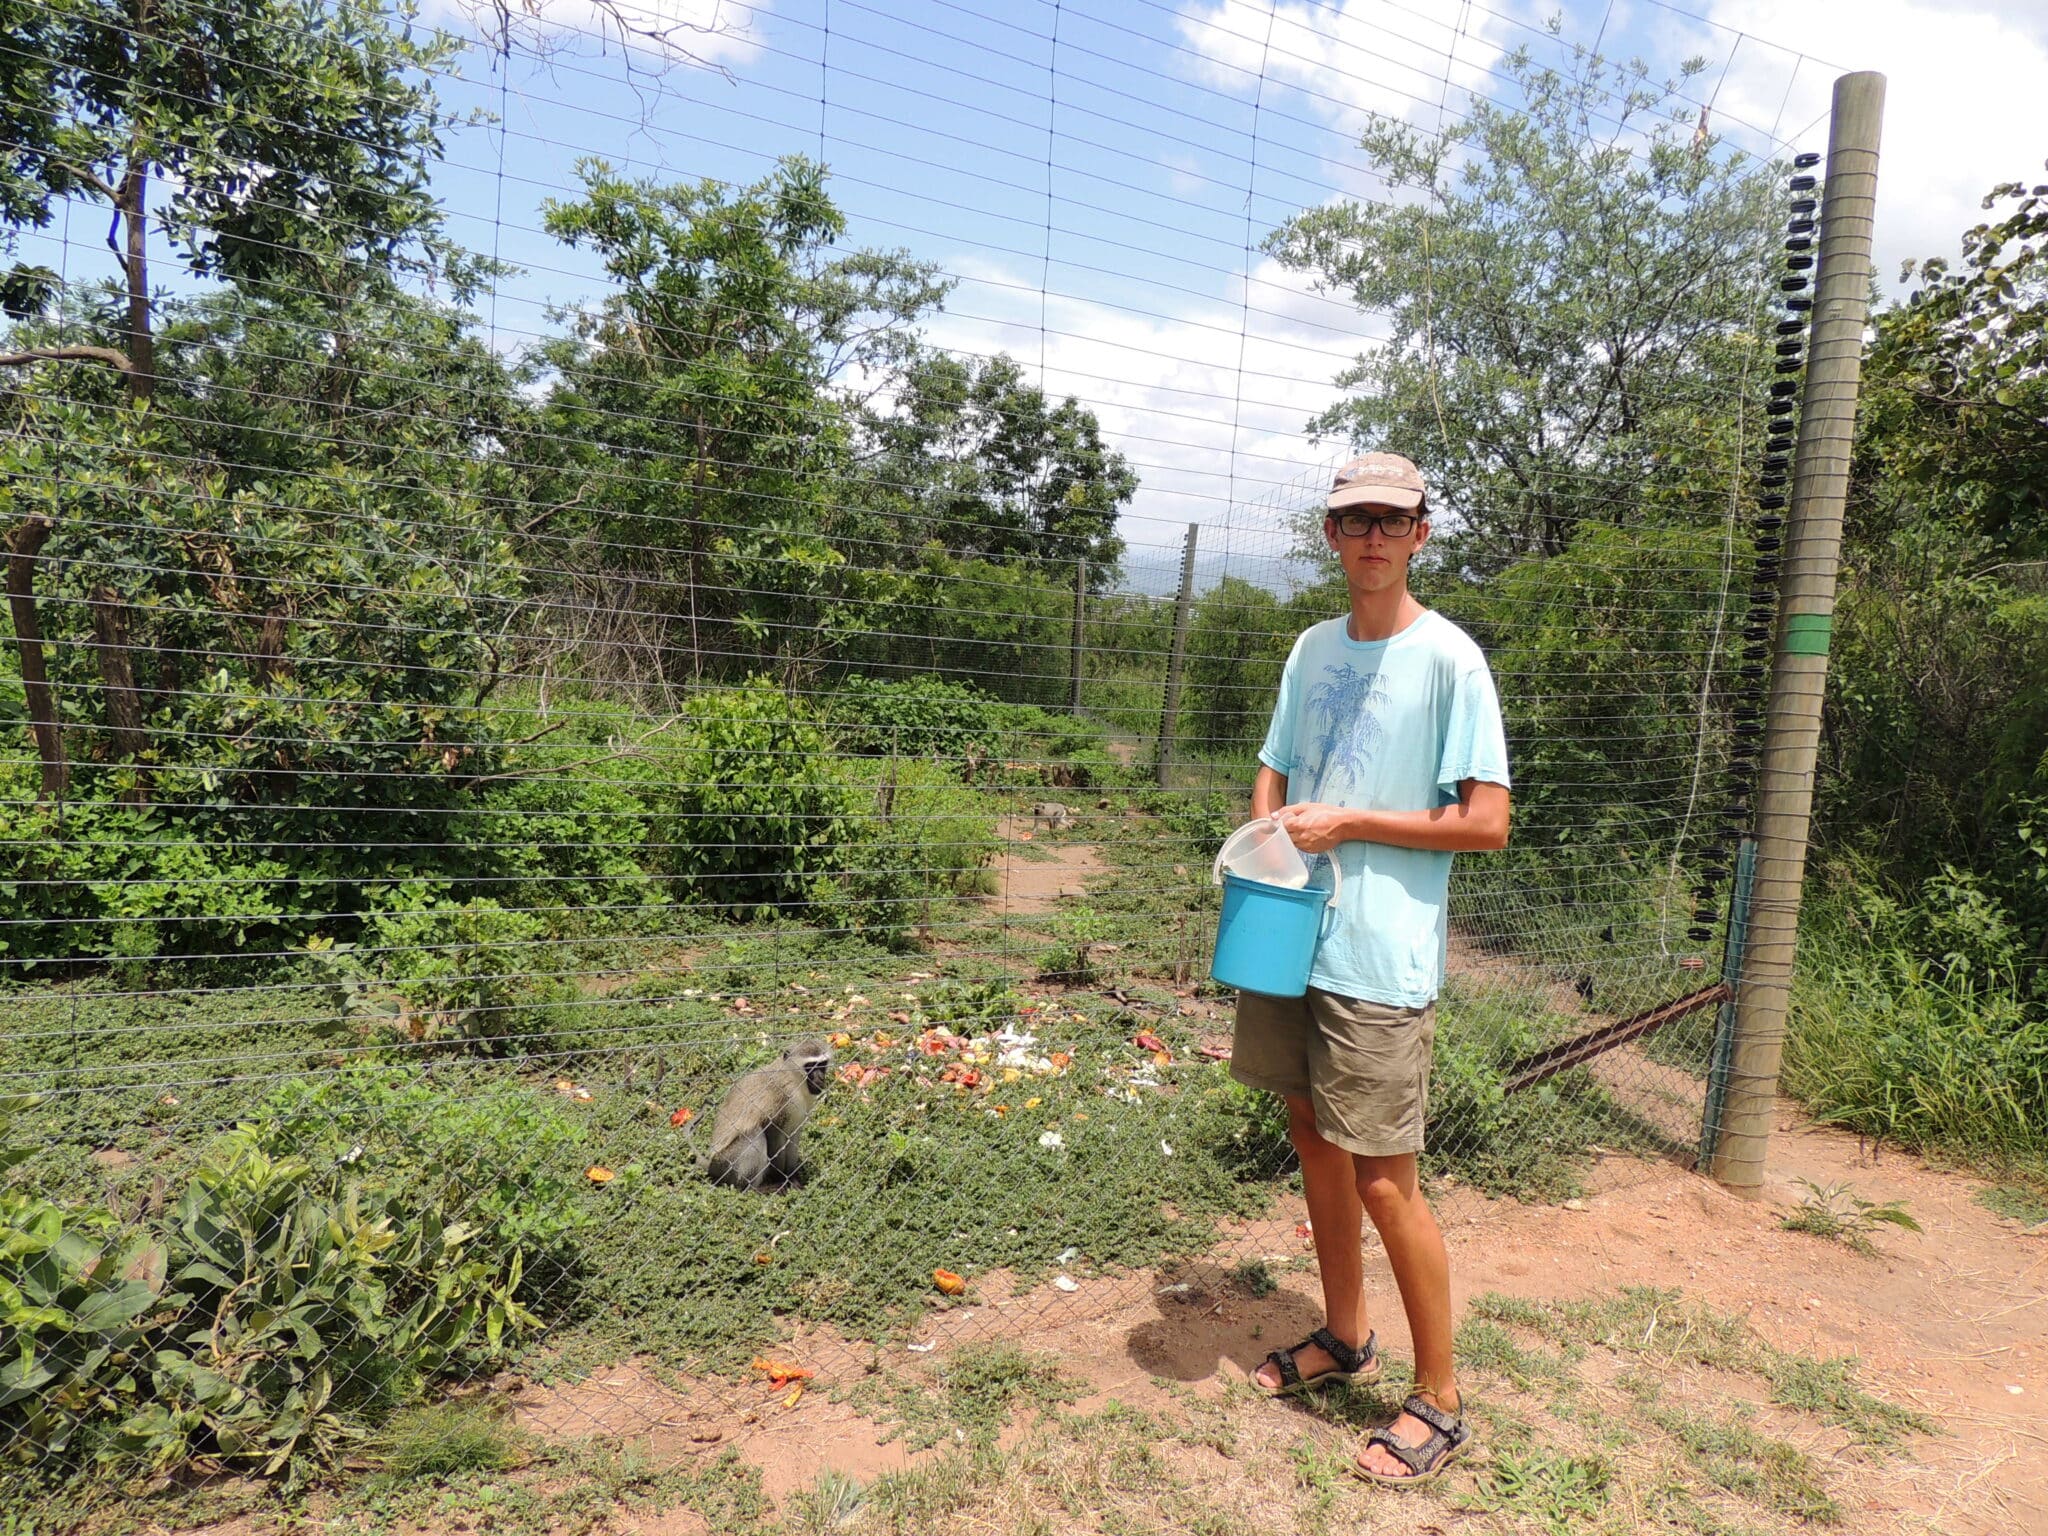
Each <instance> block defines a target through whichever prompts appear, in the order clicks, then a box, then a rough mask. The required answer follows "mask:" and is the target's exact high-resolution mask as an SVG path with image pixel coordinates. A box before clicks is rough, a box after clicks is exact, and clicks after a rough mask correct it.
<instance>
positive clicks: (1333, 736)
mask: <svg viewBox="0 0 2048 1536" xmlns="http://www.w3.org/2000/svg"><path fill="white" fill-rule="evenodd" d="M1327 508H1328V510H1327V513H1326V515H1325V517H1324V519H1323V537H1324V538H1325V539H1326V540H1328V541H1329V545H1330V548H1331V549H1333V550H1334V551H1336V554H1337V558H1338V560H1339V561H1340V562H1341V563H1342V565H1343V567H1344V579H1345V581H1346V583H1347V584H1348V585H1349V587H1350V593H1351V611H1350V613H1348V614H1346V615H1345V616H1344V617H1342V618H1336V619H1330V620H1328V621H1326V622H1324V623H1321V624H1318V625H1316V626H1314V627H1313V628H1311V629H1309V630H1307V631H1305V632H1304V633H1303V634H1302V635H1301V637H1300V638H1299V639H1298V640H1296V641H1295V644H1294V651H1293V653H1292V654H1291V655H1290V656H1289V657H1288V658H1287V668H1286V671H1285V672H1284V673H1283V674H1282V676H1281V680H1280V696H1279V701H1278V703H1277V704H1276V705H1275V707H1274V710H1273V722H1272V725H1271V727H1270V728H1269V729H1268V731H1267V733H1266V741H1265V745H1264V746H1263V747H1262V748H1261V749H1260V751H1259V761H1260V763H1261V765H1262V766H1261V767H1260V769H1259V773H1258V778H1257V781H1256V783H1255V784H1254V786H1253V789H1252V813H1253V815H1255V816H1271V817H1273V818H1274V819H1275V820H1276V821H1278V822H1279V823H1280V824H1281V825H1282V826H1284V827H1285V828H1286V829H1287V833H1288V836H1289V837H1291V838H1292V839H1293V840H1294V845H1295V847H1297V848H1299V849H1301V850H1302V851H1303V852H1304V853H1308V854H1327V855H1329V856H1330V857H1331V858H1333V859H1335V860H1336V861H1337V863H1338V864H1339V865H1340V866H1341V868H1342V869H1343V873H1344V881H1343V889H1342V893H1341V895H1340V897H1339V905H1338V911H1337V913H1336V916H1335V921H1334V923H1333V924H1332V926H1331V928H1330V929H1329V931H1328V932H1327V933H1326V934H1325V937H1324V938H1323V940H1322V942H1321V944H1320V946H1319V947H1318V948H1317V951H1316V959H1315V967H1314V970H1313V971H1312V973H1311V975H1310V978H1309V990H1308V995H1307V996H1306V997H1301V998H1280V997H1266V996H1262V995H1260V994H1257V993H1250V992H1247V993H1242V994H1240V996H1239V998H1238V1005H1237V1041H1236V1046H1235V1049H1234V1052H1233V1057H1232V1061H1231V1069H1230V1070H1231V1075H1232V1076H1234V1077H1235V1078H1237V1080H1238V1081H1240V1082H1242V1083H1246V1084H1249V1085H1250V1086H1252V1087H1255V1088H1265V1089H1269V1090H1271V1091H1272V1092H1274V1093H1277V1094H1279V1095H1281V1096H1282V1097H1283V1098H1284V1099H1285V1100H1286V1102H1287V1120H1288V1134H1289V1137H1290V1139H1291V1140H1292V1141H1293V1143H1294V1148H1295V1151H1296V1153H1297V1154H1298V1155H1299V1157H1300V1159H1301V1178H1302V1188H1303V1191H1304V1193H1305V1195H1306V1197H1307V1201H1308V1211H1309V1222H1310V1226H1311V1229H1312V1231H1313V1233H1314V1237H1315V1246H1316V1266H1317V1268H1318V1270H1319V1271H1320V1272H1321V1276H1322V1283H1323V1303H1324V1308H1325V1311H1326V1313H1327V1322H1326V1324H1325V1326H1324V1327H1322V1328H1319V1329H1317V1330H1316V1331H1315V1333H1313V1334H1312V1335H1310V1337H1309V1338H1307V1339H1305V1340H1303V1341H1302V1342H1301V1343H1300V1344H1297V1345H1296V1346H1295V1347H1294V1348H1292V1349H1282V1350H1275V1351H1274V1352H1273V1353H1272V1354H1271V1355H1269V1356H1267V1358H1266V1362H1265V1364H1263V1365H1261V1366H1260V1367H1259V1369H1258V1371H1257V1372H1256V1374H1255V1376H1254V1378H1253V1379H1254V1380H1255V1381H1256V1382H1257V1383H1258V1384H1259V1385H1260V1386H1261V1387H1263V1388H1265V1389H1266V1390H1267V1391H1269V1392H1273V1393H1275V1394H1278V1393H1282V1392H1290V1391H1295V1390H1298V1389H1300V1388H1302V1387H1305V1386H1308V1385H1311V1384H1313V1383H1315V1382H1318V1381H1333V1380H1338V1381H1342V1380H1370V1379H1372V1378H1373V1377H1375V1376H1377V1375H1378V1374H1379V1358H1378V1350H1377V1347H1376V1341H1375V1339H1374V1337H1373V1334H1372V1333H1371V1331H1370V1330H1369V1329H1368V1327H1367V1324H1366V1313H1365V1265H1364V1258H1363V1254H1362V1251H1361V1246H1360V1245H1361V1238H1362V1227H1361V1221H1360V1218H1361V1213H1362V1214H1363V1215H1367V1216H1370V1217H1371V1218H1372V1224H1373V1226H1374V1228H1375V1229H1376V1230H1377V1231H1378V1232H1379V1235H1380V1240H1381V1242H1382V1243H1384V1244H1385V1246H1386V1250H1387V1259H1388V1262H1389V1264H1391V1266H1392V1267H1393V1271H1394V1280H1395V1282H1396V1284H1397V1285H1398V1286H1399V1288H1400V1292H1401V1305H1402V1307H1403V1309H1404V1310H1405V1311H1406V1313H1407V1315H1408V1327H1409V1332H1410V1335H1411V1336H1412V1338H1413V1340H1414V1345H1415V1393H1414V1395H1413V1396H1411V1397H1410V1398H1409V1399H1408V1401H1407V1402H1406V1403H1405V1404H1404V1405H1403V1408H1402V1411H1401V1414H1400V1416H1399V1417H1398V1418H1396V1419H1395V1420H1394V1422H1393V1423H1391V1424H1389V1425H1387V1426H1386V1427H1385V1428H1383V1429H1379V1430H1375V1431H1374V1432H1373V1433H1372V1435H1371V1436H1370V1437H1369V1438H1368V1440H1367V1443H1366V1444H1365V1446H1364V1447H1362V1448H1361V1450H1360V1452H1359V1454H1358V1457H1357V1470H1358V1471H1359V1472H1360V1474H1361V1475H1363V1476H1365V1477H1368V1478H1371V1479H1372V1480H1374V1481H1376V1482H1385V1483H1393V1484H1416V1483H1421V1482H1426V1481H1430V1480H1432V1479H1433V1478H1434V1477H1435V1476H1436V1475H1437V1473H1439V1472H1440V1471H1441V1470H1442V1469H1443V1467H1444V1465H1445V1463H1447V1462H1448V1461H1450V1460H1451V1459H1452V1458H1453V1457H1455V1456H1457V1455H1459V1454H1460V1453H1462V1452H1463V1451H1464V1450H1465V1449H1466V1448H1467V1447H1468V1446H1469V1445H1470V1443H1471V1438H1472V1431H1471V1428H1470V1426H1469V1425H1468V1424H1467V1423H1466V1422H1465V1419H1464V1415H1463V1412H1462V1405H1461V1403H1460V1400H1459V1395H1458V1385H1457V1378H1456V1375H1455V1373H1454V1371H1453V1369H1452V1364H1451V1283H1450V1261H1449V1258H1448V1256H1447V1255H1446V1253H1445V1251H1444V1241H1443V1236H1442V1234H1441V1233H1440V1232H1439V1231H1438V1230H1437V1225H1436V1218H1435V1217H1434V1216H1432V1215H1431V1214H1430V1209H1429V1206H1428V1204H1427V1203H1426V1202H1425V1201H1424V1199H1423V1197H1422V1192H1421V1189H1420V1187H1419V1185H1418V1183H1417V1180H1416V1155H1417V1154H1418V1153H1419V1152H1420V1151H1421V1150H1422V1127H1423V1119H1424V1112H1425V1108H1426V1104H1427V1097H1428V1090H1429V1069H1430V1048H1431V1044H1432V1042H1433V1040H1434V1038H1435V1034H1436V1010H1435V1000H1436V994H1437V989H1438V987H1439V986H1440V985H1441V983H1442V980H1443V967H1444V953H1445V948H1446V944H1447V940H1448V929H1447V925H1446V922H1445V915H1444V902H1445V894H1446V889H1447V886H1448V883H1449V878H1450V869H1451V855H1452V854H1453V853H1456V852H1459V851H1463V850H1478V849H1492V848H1503V847H1505V846H1506V845H1507V839H1508V760H1507V745H1506V740H1505V737H1504V733H1503V731H1502V729H1501V719H1500V703H1499V700H1498V698H1497V696H1496V695H1495V692H1494V687H1493V678H1492V674H1491V673H1490V672H1489V671H1488V670H1487V666H1486V658H1485V657H1484V656H1482V655H1481V654H1480V651H1479V647H1478V646H1477V645H1475V644H1474V643H1473V642H1472V640H1471V638H1470V637H1469V636H1467V635H1466V634H1465V632H1464V631H1463V630H1461V629H1459V628H1458V627H1457V626H1456V625H1455V624H1452V623H1451V622H1450V621H1449V620H1448V619H1445V618H1444V617H1442V616H1441V615H1440V614H1437V613H1434V612H1432V611H1431V610H1429V609H1427V608H1424V607H1423V606H1422V604H1421V603H1419V602H1417V601H1416V600H1415V598H1414V597H1413V596H1412V595H1411V594H1410V593H1409V591H1408V565H1409V562H1410V561H1411V560H1413V559H1414V558H1415V555H1416V552H1417V551H1418V550H1420V549H1421V548H1422V546H1423V544H1424V542H1425V541H1427V539H1428V538H1429V521H1428V519H1429V508H1428V504H1427V499H1426V492H1425V488H1424V486H1423V482H1422V475H1421V473H1420V472H1419V471H1418V470H1417V469H1416V467H1415V466H1414V464H1412V463H1410V462H1409V461H1408V460H1407V459H1404V458H1402V457H1400V456H1399V455H1397V454H1391V453H1368V454H1365V455H1363V456H1361V457H1359V458H1355V459H1353V460H1351V462H1350V463H1348V464H1346V465H1345V466H1344V467H1343V468H1342V469H1341V470H1339V471H1338V472H1337V478H1336V483H1335V485H1334V486H1333V488H1332V489H1331V492H1330V497H1329V501H1328V503H1327Z"/></svg>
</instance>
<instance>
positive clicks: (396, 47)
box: [0, 0, 456, 399]
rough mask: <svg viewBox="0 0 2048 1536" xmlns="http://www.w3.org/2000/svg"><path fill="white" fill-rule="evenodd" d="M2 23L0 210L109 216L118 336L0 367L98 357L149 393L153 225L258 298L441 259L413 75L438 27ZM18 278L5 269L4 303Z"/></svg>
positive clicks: (94, 5) (126, 18)
mask: <svg viewBox="0 0 2048 1536" xmlns="http://www.w3.org/2000/svg"><path fill="white" fill-rule="evenodd" d="M0 33H4V34H5V35H6V36H7V37H8V38H9V39H10V40H11V46H10V48H9V67H8V69H7V70H6V72H5V74H4V76H0V79H4V82H5V84H4V85H0V134H4V135H5V138H6V141H7V145H8V150H7V160H8V170H9V173H10V174H8V175H7V176H6V177H4V178H0V220H4V221H5V223H6V224H7V225H8V226H9V227H10V229H18V228H20V227H21V226H23V225H29V226H33V227H37V228H40V227H42V226H44V225H46V224H48V223H49V222H50V219H51V217H52V215H53V213H54V211H55V208H56V206H57V205H58V204H59V203H60V202H62V201H64V200H66V199H79V200H84V201H87V202H99V203H101V204H103V205H104V206H105V207H106V208H107V209H108V210H109V212H110V213H111V214H112V221H113V222H112V224H111V226H110V228H109V230H108V233H107V242H108V244H109V245H110V246H112V247H114V248H115V250H116V253H117V256H118V275H117V277H116V279H115V282H114V293H115V296H116V299H117V313H118V315H119V319H118V321H117V323H116V327H115V329H116V335H117V337H118V340H119V343H120V344H119V345H118V346H108V345H100V344H97V343H71V342H46V343H42V344H38V345H31V346H29V347H25V348H21V349H19V350H16V351H13V352H10V353H7V354H5V355H4V356H0V362H4V363H9V364H14V365H20V364H23V363H29V362H37V361H56V360H70V359H80V360H85V361H92V362H99V363H104V364H107V365H109V366H111V367H114V368H116V369H118V370H119V371H120V373H121V374H122V376H123V378H124V380H125V382H126V385H127V388H128V391H129V394H130V396H131V398H134V399H146V398H147V397H148V396H149V394H150V392H151V390H152V389H153V388H154V387H155V383H156V378H157V363H156V337H155V327H154V323H153V315H152V295H151V290H150V276H149V251H148V236H149V228H150V224H151V221H152V218H153V219H154V222H155V225H156V228H157V230H158V231H159V232H160V233H161V235H162V236H163V237H164V239H165V240H166V241H168V243H169V244H170V246H171V248H172V249H173V250H174V251H175V252H176V253H177V254H178V255H179V257H180V258H181V259H182V261H183V263H184V265H185V266H186V267H187V269H188V270H190V271H192V272H194V273H196V274H199V275H202V276H208V277H218V278H222V279H225V280H226V281H228V282H231V283H235V284H238V285H244V286H251V287H254V288H257V289H259V290H261V289H264V288H266V287H285V286H291V285H299V284H305V283H308V282H313V283H315V284H317V283H318V282H320V281H321V280H322V279H323V278H325V277H326V276H328V275H330V274H332V273H333V272H334V271H336V270H337V269H339V268H342V267H347V266H353V267H355V268H357V269H359V270H364V271H375V272H379V273H394V274H395V273H399V272H403V271H406V270H411V271H415V272H420V273H428V272H433V271H435V270H437V269H438V267H439V266H440V263H441V258H442V256H443V255H444V254H445V251H446V246H445V243H444V242H443V240H442V238H441V235H440V214H439V211H438V209H437V207H436V204H435V201H434V199H433V197H432V195H431V194H430V192H429V191H428V188H427V178H426V167H427V164H428V162H429V161H430V160H431V159H432V158H433V157H434V156H435V155H437V154H438V152H439V150H440V147H441V140H440V133H441V128H442V125H443V118H442V115H441V112H440V109H439V106H438V105H437V103H436V102H435V100H434V96H433V93H432V91H431V89H430V88H429V87H428V86H427V85H426V84H425V83H424V82H423V81H422V80H420V79H419V78H417V77H419V76H421V75H423V74H425V73H427V72H430V71H432V70H434V69H436V68H438V67H439V66H440V65H441V64H443V63H444V62H445V61H446V60H447V59H448V58H449V57H450V56H451V54H452V53H453V52H454V50H455V46H456V45H455V42H454V40H453V39H452V38H448V37H445V36H443V35H440V34H436V35H435V36H434V37H432V38H431V39H429V40H426V41H420V40H417V39H415V38H414V37H413V35H412V32H411V29H410V28H409V27H404V26H397V27H394V26H393V25H392V24H391V21H390V19H389V18H388V17H387V16H386V15H385V13H384V11H383V9H382V7H381V6H379V5H378V4H376V3H375V0H227V3H225V4H221V3H216V0H0ZM153 191H161V193H162V194H163V195H162V200H161V202H160V203H158V204H157V205H156V206H154V207H152V204H151V195H152V192H153ZM33 278H34V269H26V270H25V269H23V268H21V267H19V266H17V267H16V268H15V269H14V274H13V284H12V286H13V288H14V290H15V291H16V293H17V295H18V296H23V295H25V294H26V293H27V292H28V291H30V290H32V288H33ZM19 307H22V305H21V303H20V301H19V297H18V301H17V308H19Z"/></svg>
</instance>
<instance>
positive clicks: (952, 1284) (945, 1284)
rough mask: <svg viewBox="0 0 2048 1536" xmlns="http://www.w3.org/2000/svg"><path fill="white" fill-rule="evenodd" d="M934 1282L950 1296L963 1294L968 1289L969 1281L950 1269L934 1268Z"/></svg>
mask: <svg viewBox="0 0 2048 1536" xmlns="http://www.w3.org/2000/svg"><path fill="white" fill-rule="evenodd" d="M932 1284H933V1285H936V1286H937V1287H938V1288H939V1289H940V1290H941V1291H943V1292H945V1294H946V1295H948V1296H958V1295H961V1294H962V1293H963V1292H965V1291H966V1289H967V1282H966V1281H965V1280H963V1279H961V1278H960V1277H959V1276H958V1275H956V1274H954V1273H953V1271H951V1270H950V1269H935V1270H933V1271H932Z"/></svg>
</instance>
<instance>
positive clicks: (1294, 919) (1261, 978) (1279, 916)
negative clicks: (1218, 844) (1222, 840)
mask: <svg viewBox="0 0 2048 1536" xmlns="http://www.w3.org/2000/svg"><path fill="white" fill-rule="evenodd" d="M1329 900H1330V893H1329V892H1328V891H1326V890H1322V889H1320V888H1318V887H1316V886H1313V885H1311V886H1305V887H1302V888H1301V889H1299V890H1296V889H1291V888H1289V887H1287V886H1284V885H1267V884H1266V883H1265V882H1264V881H1261V880H1247V879H1245V878H1244V877H1243V876H1242V875H1233V874H1225V875H1224V876H1223V913H1222V915H1221V916H1220V917H1218V918H1217V920H1216V953H1215V956H1214V957H1213V958H1212V959H1211V960H1210V962H1209V974H1210V975H1211V976H1212V977H1214V978H1215V979H1216V980H1217V981H1220V982H1222V983H1223V984H1224V985H1225V986H1226V987H1236V988H1237V989H1238V990H1239V991H1242V992H1263V993H1265V994H1266V995H1267V996H1269V997H1300V996H1301V995H1302V994H1303V993H1304V992H1306V991H1307V990H1308V973H1309V971H1310V969H1311V968H1312V967H1313V966H1314V965H1315V961H1316V941H1317V939H1319V938H1321V937H1322V931H1323V913H1324V911H1325V910H1326V908H1327V905H1328V903H1329Z"/></svg>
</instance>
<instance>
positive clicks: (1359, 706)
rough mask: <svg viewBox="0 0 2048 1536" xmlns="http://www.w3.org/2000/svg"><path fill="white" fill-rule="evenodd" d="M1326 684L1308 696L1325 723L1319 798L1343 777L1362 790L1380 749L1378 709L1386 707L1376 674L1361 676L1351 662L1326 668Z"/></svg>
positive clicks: (1318, 741)
mask: <svg viewBox="0 0 2048 1536" xmlns="http://www.w3.org/2000/svg"><path fill="white" fill-rule="evenodd" d="M1323 675H1324V679H1325V680H1324V681H1323V682H1320V683H1317V684H1316V685H1315V687H1314V688H1313V689H1311V690H1310V691H1309V696H1308V707H1309V708H1310V709H1311V710H1313V711H1314V712H1315V714H1316V717H1317V719H1318V720H1319V721H1320V722H1321V725H1322V732H1321V734H1320V735H1318V736H1317V737H1316V750H1317V752H1318V754H1319V755H1320V756H1321V759H1322V763H1321V766H1320V767H1319V768H1318V769H1317V770H1316V791H1315V798H1316V799H1318V800H1320V799H1322V798H1323V795H1324V791H1325V790H1326V789H1328V788H1329V786H1330V782H1331V780H1332V779H1333V778H1334V777H1335V776H1336V775H1337V774H1338V773H1340V772H1341V773H1342V774H1343V775H1344V777H1345V778H1347V779H1349V780H1350V781H1351V786H1352V788H1354V789H1355V788H1357V787H1358V781H1359V777H1360V775H1361V774H1362V773H1363V772H1364V770H1365V767H1366V765H1367V764H1368V763H1370V762H1371V761H1372V758H1373V753H1374V752H1376V751H1377V750H1378V749H1379V744H1380V737H1381V736H1382V735H1384V734H1385V733H1384V732H1383V731H1382V730H1381V728H1380V717H1379V716H1378V715H1376V714H1374V713H1373V710H1374V709H1375V708H1384V707H1385V706H1386V704H1387V690H1386V689H1384V688H1382V687H1381V686H1380V675H1379V673H1377V672H1360V671H1359V670H1358V669H1357V668H1355V667H1353V666H1352V665H1351V663H1349V662H1348V661H1347V662H1345V663H1344V664H1343V665H1342V666H1326V667H1324V668H1323Z"/></svg>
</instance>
